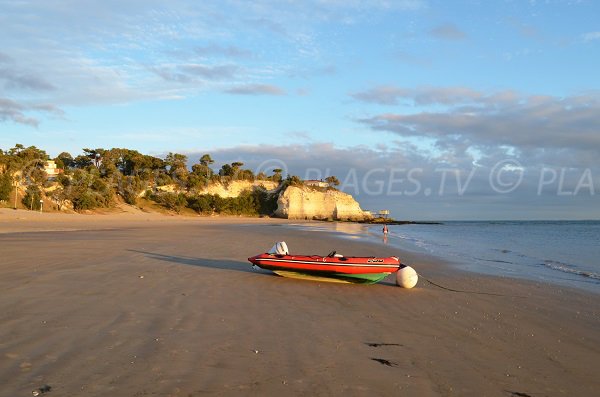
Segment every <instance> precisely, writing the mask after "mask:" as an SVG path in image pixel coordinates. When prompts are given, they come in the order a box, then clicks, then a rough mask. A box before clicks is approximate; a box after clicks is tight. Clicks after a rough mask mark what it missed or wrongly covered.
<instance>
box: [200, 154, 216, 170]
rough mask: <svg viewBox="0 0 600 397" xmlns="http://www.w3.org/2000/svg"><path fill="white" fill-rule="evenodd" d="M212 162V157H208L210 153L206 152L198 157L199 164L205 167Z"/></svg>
mask: <svg viewBox="0 0 600 397" xmlns="http://www.w3.org/2000/svg"><path fill="white" fill-rule="evenodd" d="M214 162H215V161H214V160H213V159H212V157H210V154H208V153H207V154H205V155H203V156H202V157H200V164H202V165H203V166H205V167H208V166H210V165H211V164H212V163H214Z"/></svg>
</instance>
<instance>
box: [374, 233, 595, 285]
mask: <svg viewBox="0 0 600 397" xmlns="http://www.w3.org/2000/svg"><path fill="white" fill-rule="evenodd" d="M368 233H369V235H371V236H372V237H376V236H378V238H381V236H382V232H381V227H380V226H377V227H375V226H371V227H369V228H368ZM386 243H387V244H389V245H393V246H394V245H395V246H397V247H398V248H400V249H405V250H410V251H414V252H426V253H428V254H430V255H433V256H437V257H440V258H443V259H445V260H447V261H449V262H452V263H453V264H454V265H456V266H458V267H460V268H462V269H464V270H468V271H474V272H478V273H485V274H492V275H502V276H510V277H516V278H525V279H530V280H537V281H544V282H549V283H554V284H559V285H567V286H570V287H575V288H580V289H585V290H588V291H593V292H597V293H600V221H495V222H458V221H456V222H443V224H440V225H428V224H427V225H392V226H389V234H388V238H387V242H386Z"/></svg>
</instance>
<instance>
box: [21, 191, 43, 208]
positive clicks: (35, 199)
mask: <svg viewBox="0 0 600 397" xmlns="http://www.w3.org/2000/svg"><path fill="white" fill-rule="evenodd" d="M41 198H42V192H41V191H40V188H39V187H37V186H36V185H29V186H27V190H26V191H25V197H23V200H21V202H22V203H23V205H24V206H25V207H26V208H29V209H32V210H39V209H40V200H41Z"/></svg>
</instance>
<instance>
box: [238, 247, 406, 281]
mask: <svg viewBox="0 0 600 397" xmlns="http://www.w3.org/2000/svg"><path fill="white" fill-rule="evenodd" d="M248 260H249V261H250V262H251V263H252V264H254V265H256V266H258V267H260V268H262V269H267V270H271V271H272V272H274V273H275V274H278V275H280V276H283V277H293V278H301V279H310V280H317V281H329V282H339V283H359V284H373V283H376V282H378V281H380V280H383V279H384V278H385V277H386V276H388V275H389V274H391V273H394V272H396V271H398V269H400V266H401V264H400V260H399V259H398V258H397V257H395V256H390V257H381V258H380V257H372V256H371V257H359V256H343V255H339V254H337V253H336V252H335V251H333V252H331V253H330V254H329V255H327V256H320V255H291V254H289V253H288V250H287V246H286V245H285V242H280V243H277V244H275V246H273V248H272V249H271V250H270V251H269V252H267V253H264V254H259V255H255V256H253V257H251V258H248Z"/></svg>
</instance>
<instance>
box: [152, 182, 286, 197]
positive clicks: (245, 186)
mask: <svg viewBox="0 0 600 397" xmlns="http://www.w3.org/2000/svg"><path fill="white" fill-rule="evenodd" d="M257 186H262V187H264V188H265V189H266V190H267V191H271V190H273V189H276V188H277V186H278V184H277V182H273V181H254V182H250V181H232V182H229V183H228V184H226V185H225V184H221V183H218V182H212V183H210V184H209V185H208V186H207V187H205V188H204V189H202V190H199V191H198V194H216V195H217V196H221V197H223V198H227V197H238V196H239V195H240V193H242V192H243V191H244V190H252V189H253V188H255V187H257ZM156 189H157V190H159V191H161V192H176V191H177V186H176V185H165V186H159V187H157V188H156ZM143 194H144V192H142V193H141V195H143Z"/></svg>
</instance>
